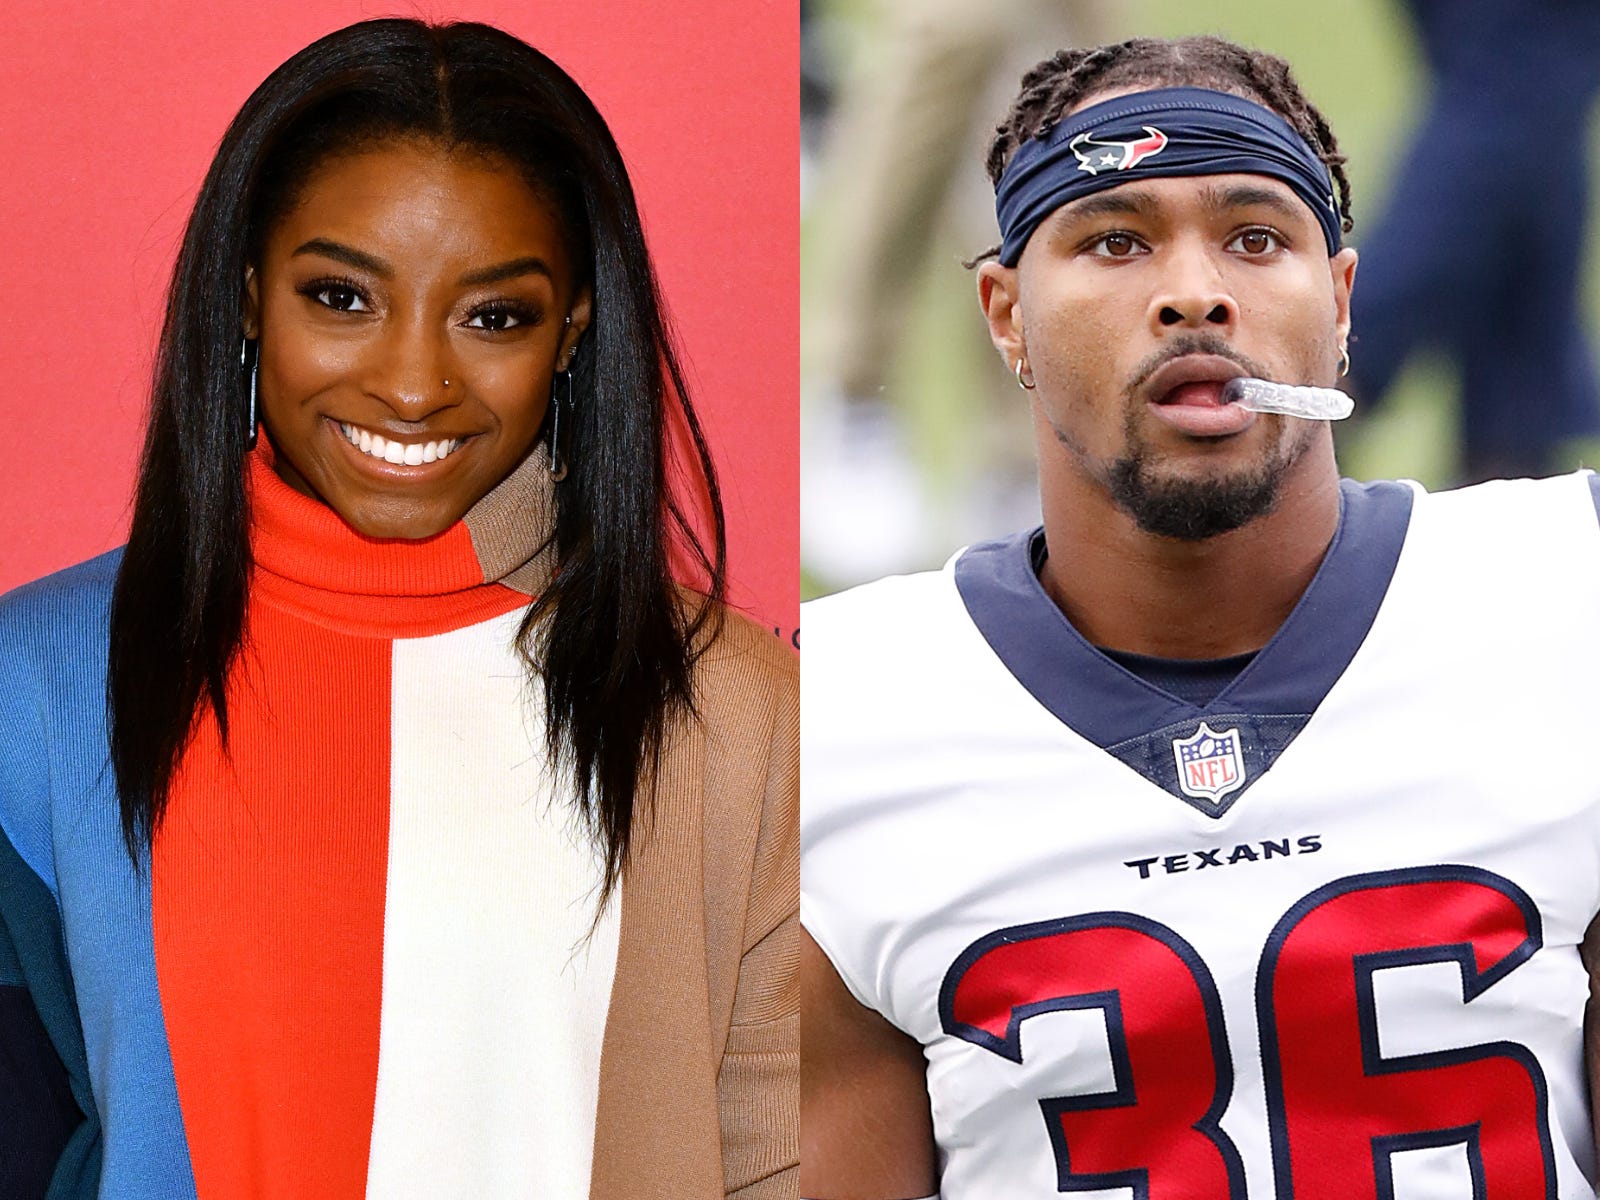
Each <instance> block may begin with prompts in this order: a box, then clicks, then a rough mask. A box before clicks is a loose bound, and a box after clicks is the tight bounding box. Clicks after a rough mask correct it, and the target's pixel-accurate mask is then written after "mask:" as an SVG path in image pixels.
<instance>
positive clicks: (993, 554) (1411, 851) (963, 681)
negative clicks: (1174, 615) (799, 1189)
mask: <svg viewBox="0 0 1600 1200" xmlns="http://www.w3.org/2000/svg"><path fill="white" fill-rule="evenodd" d="M1597 506H1600V483H1597V482H1596V481H1595V480H1594V479H1593V478H1592V477H1590V476H1588V475H1574V476H1569V477H1565V478H1561V479H1555V480H1548V481H1540V482H1514V483H1495V484H1487V485H1483V486H1480V487H1476V488H1470V489H1466V490H1463V491H1459V492H1450V493H1443V494H1440V495H1428V494H1426V493H1424V492H1423V491H1421V489H1419V488H1415V487H1412V486H1409V485H1403V484H1393V483H1385V484H1369V485H1357V484H1352V483H1346V484H1344V485H1343V492H1342V512H1341V518H1340V526H1339V532H1338V534H1337V536H1336V537H1335V539H1334V542H1333V544H1332V546H1331V547H1330V549H1329V551H1328V554H1327V557H1326V559H1325V560H1324V562H1323V564H1322V567H1321V569H1320V571H1319V572H1318V573H1317V576H1316V578H1315V580H1314V581H1313V582H1312V584H1311V586H1310V587H1309V589H1308V590H1307V592H1306V594H1305V595H1304V597H1303V598H1302V599H1301V601H1300V603H1299V604H1298V606H1297V607H1296V608H1295V610H1294V612H1293V613H1292V615H1291V616H1290V617H1289V619H1288V621H1287V622H1286V623H1285V624H1284V626H1283V628H1282V629H1281V630H1280V631H1279V632H1278V634H1277V636H1276V637H1275V638H1274V639H1273V640H1272V641H1271V642H1270V643H1269V644H1268V645H1267V646H1266V647H1265V648H1263V649H1262V650H1261V651H1260V652H1259V653H1258V654H1257V655H1256V656H1255V657H1254V659H1253V660H1252V661H1251V662H1250V664H1249V665H1248V666H1247V667H1245V669H1244V670H1243V671H1242V672H1241V673H1240V674H1239V675H1238V676H1237V677H1236V678H1235V679H1234V680H1233V682H1232V683H1230V684H1229V685H1228V686H1227V687H1226V688H1225V689H1224V690H1223V691H1222V692H1221V693H1220V694H1219V695H1217V696H1216V697H1215V699H1213V700H1212V701H1211V702H1210V703H1208V704H1206V705H1204V706H1203V707H1197V706H1195V705H1194V704H1191V703H1188V702H1186V701H1184V700H1182V699H1179V698H1177V697H1175V696H1173V695H1170V694H1168V693H1166V692H1164V691H1162V690H1160V689H1159V688H1157V687H1155V686H1153V685H1151V684H1149V683H1146V682H1144V681H1143V680H1141V679H1139V678H1137V677H1135V676H1134V675H1132V674H1130V673H1128V672H1127V671H1125V670H1124V669H1123V668H1122V667H1120V666H1118V665H1116V664H1115V663H1113V662H1112V661H1111V660H1110V659H1108V658H1107V657H1106V656H1104V655H1103V654H1101V653H1099V652H1098V651H1096V650H1095V649H1094V648H1092V647H1091V646H1089V645H1088V644H1087V643H1086V642H1085V641H1084V640H1083V639H1082V638H1081V637H1080V636H1079V635H1078V633H1077V632H1076V631H1075V630H1074V629H1073V628H1072V626H1071V625H1070V624H1069V623H1068V622H1067V621H1066V619H1065V618H1064V617H1063V616H1062V614H1061V613H1060V611H1059V610H1058V609H1057V608H1056V607H1055V605H1054V604H1053V603H1052V602H1051V601H1050V599H1049V598H1048V597H1047V596H1046V594H1045V592H1044V591H1043V589H1042V587H1041V586H1040V584H1039V581H1038V579H1037V576H1036V573H1035V567H1034V563H1035V561H1036V555H1037V553H1038V552H1039V549H1040V542H1039V537H1040V535H1039V534H1037V533H1035V534H1032V535H1019V536H1018V537H1015V538H1012V539H1009V540H1006V541H1002V542H994V543H988V544H986V545H983V546H978V547H974V548H972V549H970V550H968V551H966V552H964V553H963V554H961V555H958V556H957V558H956V559H954V560H952V563H951V565H949V566H947V567H946V568H945V569H944V570H943V571H942V572H937V573H930V574H926V575H917V576H908V577H901V578H894V579H887V580H883V581H881V582H879V583H876V584H872V585H869V586H867V587H863V588H858V589H855V590H854V591H851V592H847V593H844V594H842V595H839V596H835V597H829V598H827V599H824V600H819V601H816V602H814V603H812V604H810V605H807V606H806V609H805V618H804V627H805V650H804V689H803V702H802V703H803V708H802V735H803V759H802V771H803V776H802V777H803V781H804V782H803V794H802V885H801V891H802V899H801V913H802V920H803V921H804V923H805V926H806V928H807V929H808V930H809V931H810V933H811V934H812V936H813V937H814V938H815V939H816V941H817V942H818V943H819V944H820V946H821V947H822V949H823V950H824V952H825V953H826V954H827V955H828V957H829V958H830V959H831V961H832V962H833V964H834V966H835V967H836V968H837V970H838V972H839V975H840V977H841V978H842V979H843V980H844V982H845V984H846V986H848V987H849V989H850V990H851V992H852V993H854V995H855V996H856V997H857V998H858V999H859V1000H860V1001H861V1002H862V1003H863V1004H865V1005H868V1006H870V1007H871V1008H873V1009H875V1010H877V1011H878V1012H880V1013H882V1014H883V1015H884V1016H885V1017H886V1018H887V1019H888V1020H889V1021H891V1022H892V1023H893V1024H894V1025H896V1026H897V1027H898V1028H900V1029H902V1030H904V1031H905V1032H906V1033H907V1034H909V1035H910V1036H911V1037H913V1038H915V1039H916V1040H917V1041H918V1042H920V1043H921V1044H922V1045H923V1047H924V1052H925V1055H926V1058H927V1066H928V1074H927V1080H928V1092H929V1096H930V1098H931V1100H932V1109H933V1120H934V1128H935V1134H936V1136H937V1139H938V1143H939V1149H940V1158H941V1163H942V1178H941V1195H942V1196H943V1197H944V1198H945V1200H994V1198H997V1197H1002V1198H1005V1200H1021V1198H1025V1197H1046V1196H1054V1195H1057V1194H1059V1193H1062V1192H1067V1193H1070V1194H1072V1195H1074V1196H1077V1197H1080V1200H1083V1198H1088V1200H1113V1198H1114V1200H1170V1198H1175V1197H1197V1198H1205V1200H1223V1198H1228V1200H1241V1198H1243V1197H1247V1196H1248V1197H1255V1198H1276V1200H1287V1198H1288V1197H1299V1198H1301V1200H1328V1198H1336V1200H1390V1198H1392V1200H1424V1198H1426V1200H1537V1198H1540V1197H1552V1198H1554V1197H1561V1198H1563V1200H1576V1198H1577V1197H1593V1196H1594V1195H1595V1189H1594V1180H1595V1171H1596V1168H1595V1154H1594V1146H1593V1138H1592V1134H1591V1125H1590V1117H1589V1107H1588V1093H1587V1087H1586V1084H1585V1079H1584V1070H1583V1048H1582V1037H1581V1027H1582V1020H1583V1015H1584V1007H1585V1003H1586V1001H1587V998H1588V994H1589V989H1588V981H1587V976H1586V973H1585V971H1584V968H1583V966H1582V964H1581V963H1580V961H1579V957H1578V951H1577V946H1578V943H1579V942H1580V941H1581V940H1582V939H1583V936H1584V933H1585V931H1586V929H1587V928H1588V926H1589V924H1590V922H1591V921H1592V920H1593V919H1594V917H1595V915H1596V913H1597V912H1600V722H1597V720H1596V716H1595V712H1594V705H1593V697H1594V694H1595V686H1596V681H1597V680H1600V520H1597ZM1214 619H1215V620H1216V621H1218V622H1226V621H1227V620H1228V614H1227V613H1226V612H1218V613H1215V614H1214Z"/></svg>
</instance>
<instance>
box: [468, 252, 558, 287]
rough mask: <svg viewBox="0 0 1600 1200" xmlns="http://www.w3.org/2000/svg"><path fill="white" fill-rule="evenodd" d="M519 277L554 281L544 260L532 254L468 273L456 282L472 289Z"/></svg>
mask: <svg viewBox="0 0 1600 1200" xmlns="http://www.w3.org/2000/svg"><path fill="white" fill-rule="evenodd" d="M519 275H543V276H544V277H545V278H546V279H554V275H553V274H552V273H551V271H550V267H549V265H548V264H547V263H546V262H545V261H544V259H542V258H538V257H536V256H534V255H531V254H530V255H528V256H526V257H524V258H513V259H512V260H511V261H509V262H503V263H500V264H498V265H496V266H493V267H480V268H478V269H477V270H476V271H468V272H467V273H466V274H465V275H463V276H462V277H461V278H460V279H458V280H456V283H457V284H458V285H459V286H461V287H471V286H473V285H474V284H479V283H499V282H500V281H501V280H504V279H515V278H516V277H517V276H519Z"/></svg>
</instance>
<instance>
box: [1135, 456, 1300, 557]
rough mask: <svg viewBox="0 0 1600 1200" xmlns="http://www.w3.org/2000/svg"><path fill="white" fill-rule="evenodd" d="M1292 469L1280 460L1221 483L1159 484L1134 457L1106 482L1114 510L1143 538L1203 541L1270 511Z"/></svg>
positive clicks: (1140, 459) (1177, 481)
mask: <svg viewBox="0 0 1600 1200" xmlns="http://www.w3.org/2000/svg"><path fill="white" fill-rule="evenodd" d="M1295 457H1298V455H1296V456H1295ZM1292 465H1293V459H1292V458H1281V459H1278V460H1277V461H1275V462H1271V463H1267V464H1265V465H1263V466H1262V467H1260V468H1259V469H1257V470H1254V471H1250V472H1247V473H1245V474H1239V475H1233V476H1229V477H1226V478H1221V479H1217V478H1211V479H1163V478H1161V477H1160V476H1159V475H1157V474H1156V473H1154V472H1153V471H1152V470H1151V469H1150V463H1149V461H1148V459H1146V458H1145V457H1143V456H1142V455H1139V454H1133V455H1129V456H1128V457H1126V458H1120V459H1118V460H1117V461H1116V462H1114V463H1112V464H1111V470H1110V472H1109V476H1108V478H1107V481H1106V482H1107V485H1108V488H1109V491H1110V494H1111V499H1112V500H1113V501H1114V502H1115V503H1116V505H1117V507H1118V508H1120V509H1122V511H1123V512H1125V513H1127V514H1128V515H1129V516H1130V517H1132V518H1133V521H1134V524H1136V525H1137V526H1138V527H1139V528H1140V529H1141V530H1143V531H1144V532H1145V533H1153V534H1156V535H1157V536H1159V537H1169V538H1177V539H1178V540H1180V541H1185V542H1203V541H1205V540H1206V539H1207V538H1214V537H1216V536H1217V535H1218V534H1223V533H1231V532H1233V531H1234V530H1235V529H1239V528H1241V527H1242V526H1245V525H1248V524H1249V523H1250V522H1251V521H1254V520H1256V519H1257V518H1258V517H1264V516H1266V515H1267V514H1268V513H1269V512H1271V511H1272V510H1273V508H1274V507H1276V505H1277V503H1278V491H1279V489H1280V487H1281V486H1282V483H1283V477H1284V475H1285V474H1286V473H1287V472H1288V470H1289V468H1290V467H1291V466H1292Z"/></svg>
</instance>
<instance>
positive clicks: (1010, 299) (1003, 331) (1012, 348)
mask: <svg viewBox="0 0 1600 1200" xmlns="http://www.w3.org/2000/svg"><path fill="white" fill-rule="evenodd" d="M978 306H979V307H980V308H981V309H983V317H984V320H985V321H987V322H988V323H989V340H990V341H991V342H993V343H994V348H995V349H996V350H998V351H999V352H1000V357H1001V359H1003V360H1004V362H1005V364H1006V370H1008V371H1014V370H1016V364H1017V363H1018V362H1019V361H1021V360H1022V359H1023V358H1025V357H1026V356H1027V353H1028V342H1027V337H1026V336H1025V335H1024V333H1023V329H1022V297H1021V294H1020V291H1019V288H1018V279H1017V269H1016V268H1015V267H1003V266H1001V265H1000V264H999V263H997V262H986V263H984V264H983V265H982V266H980V267H979V268H978Z"/></svg>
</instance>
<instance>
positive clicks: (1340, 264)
mask: <svg viewBox="0 0 1600 1200" xmlns="http://www.w3.org/2000/svg"><path fill="white" fill-rule="evenodd" d="M1328 270H1329V272H1330V273H1331V274H1332V275H1333V304H1334V318H1335V320H1336V322H1337V325H1338V329H1339V345H1340V346H1348V345H1349V344H1350V292H1351V290H1352V289H1353V288H1354V287H1355V285H1356V248H1355V247H1354V246H1346V247H1345V248H1344V249H1343V250H1341V251H1339V253H1337V254H1335V255H1334V256H1333V257H1332V258H1330V259H1328Z"/></svg>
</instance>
